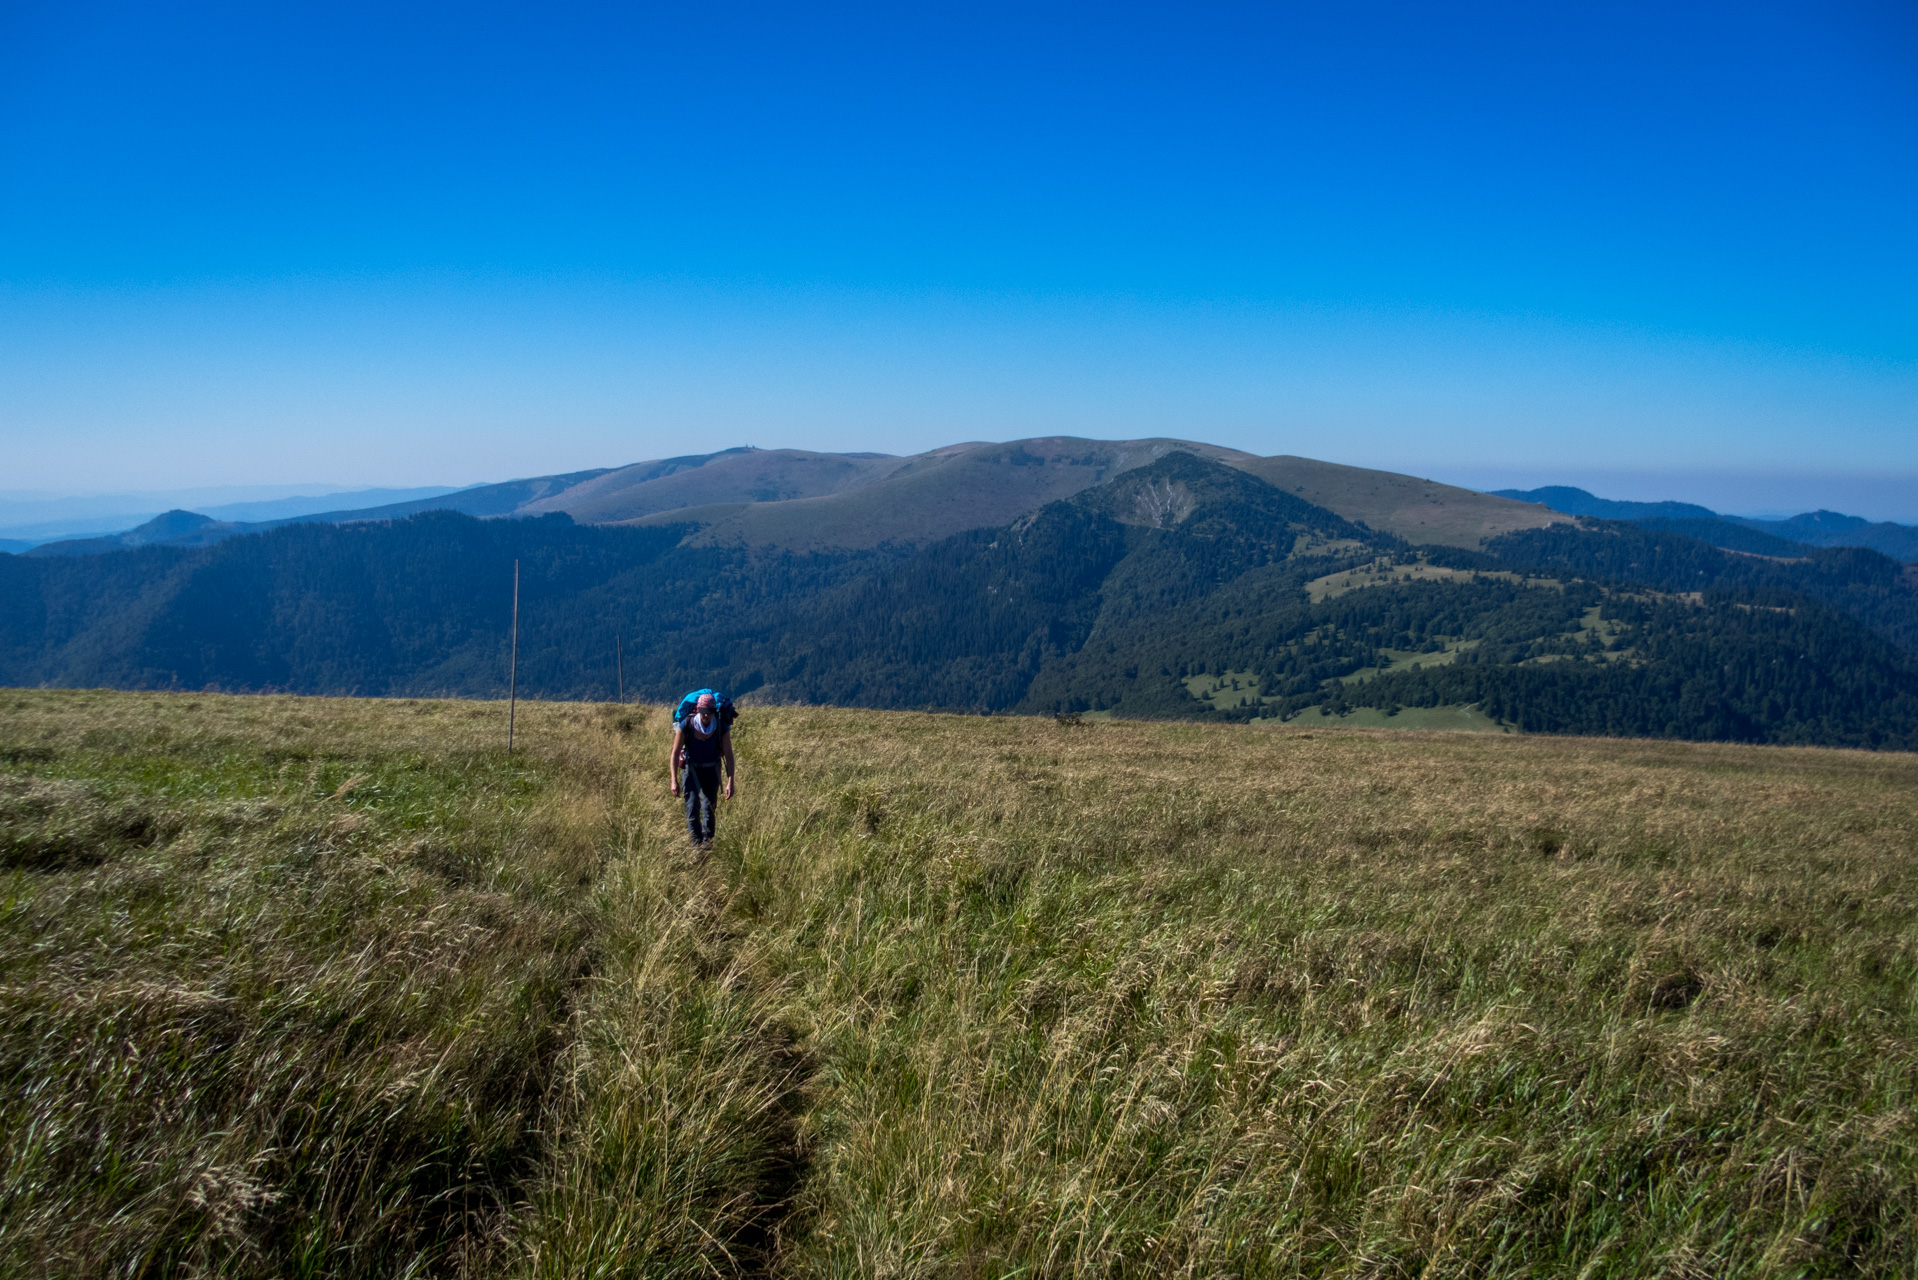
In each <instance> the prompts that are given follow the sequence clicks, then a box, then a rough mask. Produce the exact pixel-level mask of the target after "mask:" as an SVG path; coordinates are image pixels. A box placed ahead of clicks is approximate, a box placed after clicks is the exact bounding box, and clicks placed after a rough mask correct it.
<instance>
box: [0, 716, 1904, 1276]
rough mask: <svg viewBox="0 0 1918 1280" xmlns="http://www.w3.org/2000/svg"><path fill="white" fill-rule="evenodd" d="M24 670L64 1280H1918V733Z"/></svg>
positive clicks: (39, 1159)
mask: <svg viewBox="0 0 1918 1280" xmlns="http://www.w3.org/2000/svg"><path fill="white" fill-rule="evenodd" d="M522 717H523V718H522V721H521V723H522V725H523V726H525V728H526V742H527V749H526V750H525V751H524V752H523V753H522V754H521V755H518V756H516V757H514V758H512V759H510V760H509V759H508V758H506V757H505V756H504V755H503V754H501V753H500V752H499V751H498V748H497V744H496V741H495V739H496V736H497V735H496V732H495V729H496V725H495V723H494V716H493V711H492V709H491V708H488V707H484V706H478V705H474V704H424V703H420V704H413V703H403V702H350V701H320V700H294V699H226V698H213V697H202V696H178V695H105V694H74V693H30V694H0V756H4V760H5V763H4V765H3V766H0V863H4V866H5V868H7V871H6V875H7V879H6V881H5V884H6V890H5V894H4V898H3V899H0V902H3V904H4V906H3V909H0V1071H4V1081H5V1090H4V1093H3V1094H0V1116H3V1117H4V1143H5V1145H4V1149H3V1150H0V1159H3V1160H4V1164H3V1165H0V1266H3V1267H4V1268H5V1270H6V1271H7V1272H9V1273H11V1274H21V1275H27V1274H49V1273H58V1274H128V1275H132V1274H143V1273H144V1274H182V1275H185V1274H205V1273H222V1274H259V1275H266V1274H285V1273H306V1274H330V1275H373V1274H380V1275H385V1274H400V1273H407V1272H419V1273H425V1272H432V1273H435V1274H439V1273H452V1272H462V1273H469V1274H480V1273H513V1274H530V1275H541V1276H562V1275H564V1276H575V1275H594V1276H613V1275H676V1274H683V1275H712V1274H722V1275H724V1274H787V1275H795V1276H797V1275H834V1276H839V1275H843V1276H854V1275H860V1276H864V1275H896V1276H945V1275H955V1276H957V1275H974V1276H1002V1275H1005V1276H1009V1275H1027V1276H1040V1275H1044V1276H1068V1275H1070V1276H1090V1275H1102V1276H1123V1275H1142V1276H1144V1275H1151V1276H1157V1275H1194V1276H1199V1275H1208V1276H1209V1275H1271V1276H1295V1275H1353V1276H1356V1275H1379V1276H1418V1275H1423V1276H1441V1275H1458V1276H1479V1275H1499V1276H1505V1275H1539V1276H1544V1275H1553V1276H1556V1275H1581V1274H1582V1275H1593V1276H1596V1275H1617V1276H1626V1275H1631V1276H1637V1275H1667V1276H1707V1275H1709V1276H1723V1275H1752V1276H1757V1275H1776V1276H1798V1275H1838V1274H1873V1275H1889V1274H1910V1273H1912V1272H1914V1271H1918V1234H1915V1233H1914V1228H1913V1225H1912V1224H1913V1221H1914V1218H1918V1123H1915V1122H1914V1118H1913V1103H1914V1092H1915V1091H1918V1067H1914V1061H1915V1060H1918V1055H1915V1054H1914V1050H1918V989H1915V988H1914V981H1913V979H1914V972H1915V971H1914V959H1915V958H1918V956H1915V955H1914V951H1915V950H1918V941H1914V939H1918V931H1915V930H1914V924H1918V919H1915V917H1918V910H1915V909H1914V908H1915V907H1918V875H1914V871H1915V870H1918V825H1915V823H1914V803H1913V798H1914V795H1918V759H1914V758H1912V757H1909V756H1896V755H1873V754H1866V753H1848V752H1833V751H1812V750H1778V749H1762V748H1746V747H1729V746H1694V745H1685V744H1673V743H1642V742H1605V741H1594V740H1574V739H1567V740H1553V739H1538V738H1525V737H1510V738H1508V737H1498V736H1493V735H1433V734H1409V733H1406V734H1399V733H1366V732H1356V731H1350V730H1327V729H1315V730H1312V731H1309V732H1304V731H1298V730H1277V731H1274V730H1269V729H1257V728H1247V727H1243V726H1192V725H1139V724H1127V723H1123V722H1105V723H1099V724H1081V725H1076V726H1065V725H1056V724H1054V723H1052V722H1050V721H1039V720H1005V719H989V718H966V717H933V716H914V715H888V714H883V713H866V712H859V713H853V712H838V711H824V710H798V709H788V710H753V711H751V712H749V713H748V715H747V717H746V718H745V719H744V720H742V722H741V726H740V731H739V734H740V747H741V751H742V775H741V776H742V783H743V787H742V792H741V796H740V798H739V799H738V800H737V801H735V802H734V803H733V804H731V805H729V806H728V807H727V808H726V809H725V811H724V813H723V814H722V819H721V825H720V838H719V841H718V843H717V845H716V846H715V848H714V849H713V851H712V853H711V854H710V855H708V856H704V857H702V856H698V855H696V854H695V853H694V852H693V851H692V850H691V849H690V848H689V847H688V846H687V845H686V844H685V843H684V838H683V827H682V826H681V825H680V823H679V821H678V818H677V815H676V813H675V811H674V810H673V808H672V806H671V803H670V800H669V798H668V797H667V796H666V795H665V788H664V785H663V779H662V778H661V777H660V776H659V763H658V757H659V756H660V754H661V753H662V751H663V741H664V727H663V717H662V716H661V715H660V713H658V712H657V711H645V710H638V709H632V708H613V707H585V706H537V707H533V708H530V709H526V708H523V709H522Z"/></svg>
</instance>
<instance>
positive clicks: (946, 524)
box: [45, 437, 1555, 555]
mask: <svg viewBox="0 0 1918 1280" xmlns="http://www.w3.org/2000/svg"><path fill="white" fill-rule="evenodd" d="M1174 449H1179V450H1184V451H1186V452H1189V453H1193V454H1196V455H1199V456H1201V457H1206V458H1210V459H1213V460H1215V461H1218V462H1223V463H1226V464H1228V465H1231V466H1236V467H1241V468H1244V469H1248V470H1251V471H1252V472H1253V473H1254V474H1256V475H1259V476H1261V477H1262V478H1264V479H1266V480H1268V481H1270V482H1272V483H1275V484H1278V485H1279V487H1281V488H1285V489H1287V490H1288V491H1290V492H1293V493H1295V494H1297V495H1298V496H1301V497H1304V498H1305V499H1306V500H1307V501H1310V502H1313V503H1315V504H1317V505H1319V506H1323V507H1326V508H1328V509H1330V510H1332V511H1335V512H1338V513H1339V514H1341V515H1343V516H1345V517H1346V518H1347V519H1351V520H1357V521H1362V522H1363V523H1365V524H1366V525H1367V526H1369V527H1370V528H1372V529H1374V530H1377V531H1379V532H1382V533H1389V534H1392V535H1395V536H1397V537H1400V538H1402V539H1404V540H1405V541H1407V542H1411V543H1414V544H1418V545H1447V546H1458V547H1476V546H1479V545H1481V544H1482V543H1483V542H1484V541H1485V540H1486V539H1487V538H1492V537H1497V536H1499V535H1501V534H1504V533H1508V532H1511V531H1512V530H1514V529H1523V528H1534V527H1539V526H1541V525H1544V524H1548V523H1550V522H1551V521H1552V520H1553V519H1554V518H1555V517H1553V516H1552V515H1551V513H1550V512H1548V511H1544V510H1541V509H1539V508H1538V507H1536V506H1528V505H1526V504H1521V503H1513V502H1508V501H1505V500H1504V499H1500V498H1496V497H1492V496H1488V495H1486V494H1480V493H1474V492H1472V491H1471V490H1467V489H1455V488H1452V487H1450V486H1447V485H1438V484H1433V483H1432V482H1431V481H1426V480H1415V479H1413V478H1412V477H1410V476H1399V475H1394V474H1393V473H1390V472H1384V471H1367V470H1364V469H1362V468H1358V467H1345V466H1340V465H1337V464H1334V463H1328V462H1313V461H1311V460H1309V459H1305V458H1258V457H1256V456H1254V455H1252V454H1247V453H1241V452H1239V451H1237V450H1233V449H1224V448H1220V447H1218V446H1216V445H1209V444H1201V443H1196V442H1192V441H1183V440H1082V439H1077V438H1074V437H1047V438H1038V439H1031V440H1015V441H1011V442H1010V443H1006V444H979V443H970V444H957V445H949V446H946V447H944V448H940V449H934V450H930V451H928V452H926V453H921V454H915V455H912V456H910V457H903V458H901V457H892V456H889V455H885V454H873V453H815V452H811V451H808V450H802V449H753V448H733V449H723V450H720V451H719V452H717V453H709V454H688V455H685V456H681V457H674V458H661V459H656V460H653V461H650V462H639V463H633V464H631V465H630V466H624V467H615V468H604V469H600V470H594V471H580V472H573V473H570V474H567V475H558V476H541V477H535V478H533V479H530V480H514V481H509V482H506V483H504V484H495V485H480V486H475V487H472V488H468V489H462V490H458V491H449V492H446V493H444V494H442V495H440V496H436V497H431V498H425V499H420V500H416V501H408V502H398V503H389V504H386V505H383V506H376V507H366V508H360V509H352V510H327V511H319V512H313V513H311V514H303V515H300V516H297V517H293V518H289V519H282V520H273V521H265V522H259V523H245V522H238V521H232V520H228V521H218V522H216V521H211V520H208V521H206V522H205V523H204V524H203V525H197V526H194V527H193V528H191V529H187V530H182V531H180V532H178V533H177V534H164V535H163V534H156V533H155V532H154V531H153V530H149V529H146V528H144V527H142V529H139V530H128V531H123V532H121V533H117V534H111V535H106V536H103V537H101V538H95V539H87V540H85V541H79V542H73V543H68V544H64V545H63V546H62V547H61V548H60V549H58V550H55V551H51V552H47V553H45V554H58V555H97V554H100V553H102V552H105V551H110V550H119V549H123V548H125V547H131V546H146V545H172V546H202V545H206V544H207V543H210V542H215V541H219V540H221V539H223V538H227V537H234V536H237V535H240V534H246V533H260V532H264V531H266V530H269V529H274V528H279V527H281V526H282V525H286V524H292V523H321V524H328V523H330V524H347V523H355V522H360V521H371V520H396V519H404V518H406V517H408V516H413V515H419V514H422V513H424V512H427V511H457V512H460V513H461V514H464V515H471V516H480V517H483V518H497V517H508V516H510V517H519V518H525V517H533V516H544V515H565V516H568V517H569V518H571V519H573V520H574V521H576V522H577V523H580V524H638V525H660V524H688V523H690V524H696V525H698V526H699V528H697V529H695V530H691V531H690V532H689V533H688V535H687V536H688V537H689V540H690V542H691V543H692V544H693V545H702V546H746V547H777V548H780V549H782V550H786V551H798V552H811V551H822V550H830V551H845V550H859V549H867V548H872V547H879V546H885V545H889V544H890V545H901V544H907V543H914V544H924V543H928V542H934V541H937V540H939V539H941V538H945V537H949V536H951V535H952V534H955V533H962V532H964V531H966V530H969V529H981V528H992V527H996V526H998V525H1003V524H1007V523H1010V522H1011V521H1013V520H1016V519H1018V518H1019V517H1021V516H1024V515H1029V514H1031V513H1032V512H1034V511H1037V510H1038V509H1039V508H1040V507H1042V506H1044V505H1045V504H1046V503H1048V502H1052V501H1056V500H1058V499H1061V498H1069V497H1071V496H1072V495H1073V494H1075V493H1078V492H1079V491H1080V490H1082V489H1085V488H1088V487H1090V486H1092V485H1096V484H1102V483H1104V482H1105V481H1107V480H1109V479H1111V478H1112V477H1113V476H1115V475H1117V474H1119V473H1120V472H1122V471H1125V470H1127V469H1128V468H1131V467H1137V466H1142V465H1144V464H1146V463H1148V462H1151V461H1152V460H1154V459H1156V458H1159V457H1163V456H1164V455H1165V454H1166V453H1167V452H1168V451H1171V450H1174ZM191 514H193V513H169V514H168V517H167V518H168V519H172V520H177V519H178V517H180V516H181V515H191Z"/></svg>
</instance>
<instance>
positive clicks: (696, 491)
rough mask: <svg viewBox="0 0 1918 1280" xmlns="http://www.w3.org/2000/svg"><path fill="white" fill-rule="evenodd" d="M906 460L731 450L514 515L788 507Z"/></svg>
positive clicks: (624, 515)
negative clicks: (715, 506)
mask: <svg viewBox="0 0 1918 1280" xmlns="http://www.w3.org/2000/svg"><path fill="white" fill-rule="evenodd" d="M908 461H909V460H908V459H905V458H894V457H889V456H887V455H885V454H877V453H813V452H810V451H808V450H804V449H728V450H725V451H723V452H721V453H715V454H708V455H705V456H697V455H695V456H693V457H687V458H668V459H665V460H664V461H661V462H641V463H635V464H634V465H632V466H630V467H620V468H617V469H616V470H613V471H608V472H606V473H605V474H603V475H598V476H594V477H593V478H592V479H590V480H586V481H583V482H581V483H579V484H577V485H573V486H570V487H568V488H566V489H564V490H562V491H560V492H558V493H555V494H553V495H552V496H550V497H545V498H540V499H538V500H536V501H533V502H529V503H527V504H526V505H525V506H523V507H520V508H518V509H517V510H516V511H515V513H514V514H516V515H523V516H533V515H545V514H547V513H548V512H555V511H563V512H565V513H566V514H567V515H569V516H571V517H572V518H573V519H575V520H577V521H579V522H580V523H581V524H617V523H619V522H621V521H625V520H638V519H641V518H643V517H645V516H649V515H653V514H655V513H657V512H662V511H676V510H679V509H682V508H685V507H707V506H711V505H713V504H715V503H735V502H788V501H791V500H792V499H794V498H814V497H820V496H823V495H827V494H834V493H840V492H843V491H845V490H848V489H857V488H860V487H862V486H864V485H868V484H871V483H873V482H874V481H877V480H882V479H884V478H885V477H886V476H887V475H889V474H891V473H892V472H893V471H896V470H897V469H898V468H900V467H902V466H905V465H907V464H908Z"/></svg>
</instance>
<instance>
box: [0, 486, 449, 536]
mask: <svg viewBox="0 0 1918 1280" xmlns="http://www.w3.org/2000/svg"><path fill="white" fill-rule="evenodd" d="M281 488H294V489H296V490H297V486H281ZM320 488H321V490H322V492H319V493H299V492H297V491H296V492H293V493H286V494H282V495H280V496H270V497H269V496H263V494H272V493H274V487H273V486H266V487H264V488H262V487H260V486H233V485H228V486H223V487H219V488H214V489H176V490H171V491H166V490H161V491H156V492H148V493H121V494H98V495H94V496H91V497H84V498H53V497H48V496H46V495H43V494H22V493H0V551H16V552H17V551H24V550H26V549H27V548H29V547H33V546H37V545H39V544H40V543H43V542H51V541H53V540H55V539H61V538H76V537H90V536H110V535H113V534H116V533H123V532H129V531H131V530H132V529H133V528H135V527H136V526H138V525H140V524H142V523H144V522H145V521H148V520H151V519H153V518H154V517H155V516H156V515H161V514H165V513H169V512H172V511H175V510H191V511H193V512H195V513H197V514H199V515H203V516H206V517H208V518H209V519H212V520H216V521H221V522H227V523H239V524H247V523H258V522H266V521H277V520H287V519H292V518H294V517H298V516H304V515H310V514H312V513H314V512H319V511H339V510H344V509H350V508H364V507H369V506H373V505H375V504H380V503H388V504H390V503H396V502H408V501H413V500H416V499H419V498H435V497H439V496H440V495H442V494H448V493H454V492H456V491H457V489H456V486H453V485H430V486H426V487H422V488H414V489H345V490H342V489H329V488H326V487H325V486H320ZM242 494H252V495H254V496H252V497H246V498H241V497H240V496H239V495H242Z"/></svg>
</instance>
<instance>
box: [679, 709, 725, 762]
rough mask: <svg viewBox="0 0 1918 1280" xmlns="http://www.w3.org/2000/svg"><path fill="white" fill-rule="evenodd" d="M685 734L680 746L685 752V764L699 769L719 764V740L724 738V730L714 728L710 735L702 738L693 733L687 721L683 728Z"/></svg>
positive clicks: (690, 724) (718, 727) (717, 727)
mask: <svg viewBox="0 0 1918 1280" xmlns="http://www.w3.org/2000/svg"><path fill="white" fill-rule="evenodd" d="M683 727H684V728H685V730H686V733H685V735H684V737H683V738H682V739H681V742H680V745H681V746H682V748H683V749H684V750H685V752H686V763H687V764H690V765H694V766H696V767H698V768H701V769H706V768H711V767H712V766H713V765H716V764H718V763H719V744H720V740H721V739H723V738H724V737H725V736H726V730H725V729H724V728H723V727H721V726H715V727H714V729H713V731H712V733H711V734H710V735H708V736H706V737H704V738H702V737H700V736H699V735H698V734H697V733H695V732H694V731H693V726H692V723H691V721H690V720H689V721H688V722H687V723H686V724H685V725H684V726H683Z"/></svg>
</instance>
